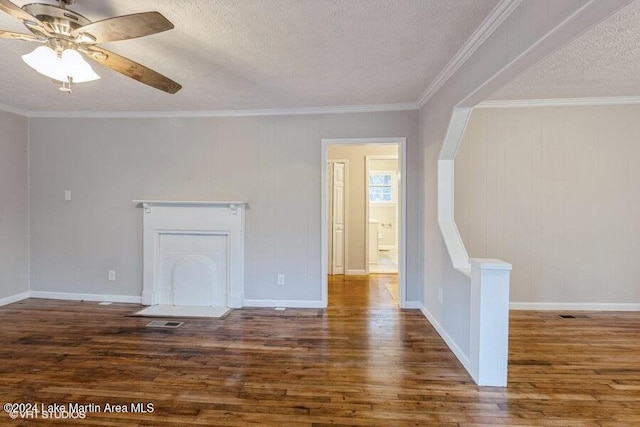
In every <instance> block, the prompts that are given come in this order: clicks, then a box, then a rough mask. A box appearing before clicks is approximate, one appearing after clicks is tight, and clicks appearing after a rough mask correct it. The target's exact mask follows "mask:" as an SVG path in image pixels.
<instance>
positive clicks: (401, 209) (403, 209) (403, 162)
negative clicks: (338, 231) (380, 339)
mask: <svg viewBox="0 0 640 427" xmlns="http://www.w3.org/2000/svg"><path fill="white" fill-rule="evenodd" d="M369 144H371V145H378V144H397V145H398V148H399V150H398V151H399V156H398V162H399V167H400V176H401V180H400V203H399V204H398V216H399V220H400V230H399V233H398V288H399V289H398V291H399V294H400V295H399V297H400V302H399V304H400V308H407V283H406V280H407V259H406V245H407V138H404V137H400V138H344V139H322V144H321V145H322V153H321V159H320V162H321V163H320V165H321V167H320V171H321V175H322V176H321V180H320V182H321V183H322V186H321V189H320V212H321V221H320V235H321V236H322V238H321V256H322V259H321V267H322V269H321V275H322V279H321V280H322V282H321V283H322V305H323V307H326V306H327V304H328V302H329V284H328V280H327V275H328V269H327V265H328V260H327V254H328V250H327V176H326V175H327V151H328V148H329V145H369ZM367 220H368V218H367ZM347 253H348V251H345V256H346V254H347ZM367 261H368V260H367Z"/></svg>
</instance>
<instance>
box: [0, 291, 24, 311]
mask: <svg viewBox="0 0 640 427" xmlns="http://www.w3.org/2000/svg"><path fill="white" fill-rule="evenodd" d="M29 296H30V293H29V292H22V293H21V294H17V295H11V296H9V297H5V298H0V307H2V306H3V305H9V304H13V303H14V302H18V301H22V300H25V299H27V298H29Z"/></svg>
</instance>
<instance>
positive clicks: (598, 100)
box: [474, 96, 640, 108]
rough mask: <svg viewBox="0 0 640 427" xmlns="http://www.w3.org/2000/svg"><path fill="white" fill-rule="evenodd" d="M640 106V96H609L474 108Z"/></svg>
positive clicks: (509, 102)
mask: <svg viewBox="0 0 640 427" xmlns="http://www.w3.org/2000/svg"><path fill="white" fill-rule="evenodd" d="M634 104H640V96H609V97H592V98H553V99H514V100H489V101H482V102H480V103H479V104H477V105H476V106H475V107H474V108H542V107H580V106H585V107H588V106H589V107H593V106H607V105H634Z"/></svg>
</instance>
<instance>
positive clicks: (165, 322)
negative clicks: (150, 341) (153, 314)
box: [147, 320, 184, 329]
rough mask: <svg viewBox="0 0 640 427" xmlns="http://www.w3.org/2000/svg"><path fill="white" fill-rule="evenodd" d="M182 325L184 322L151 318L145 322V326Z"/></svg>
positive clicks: (168, 326) (169, 326)
mask: <svg viewBox="0 0 640 427" xmlns="http://www.w3.org/2000/svg"><path fill="white" fill-rule="evenodd" d="M182 325H184V322H175V321H173V322H172V321H170V320H153V321H151V322H149V323H147V328H168V329H176V328H179V327H180V326H182Z"/></svg>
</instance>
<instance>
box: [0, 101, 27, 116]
mask: <svg viewBox="0 0 640 427" xmlns="http://www.w3.org/2000/svg"><path fill="white" fill-rule="evenodd" d="M0 111H5V112H7V113H11V114H17V115H18V116H25V117H29V114H30V112H29V111H27V110H23V109H21V108H16V107H12V106H11V105H7V104H3V103H0Z"/></svg>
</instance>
